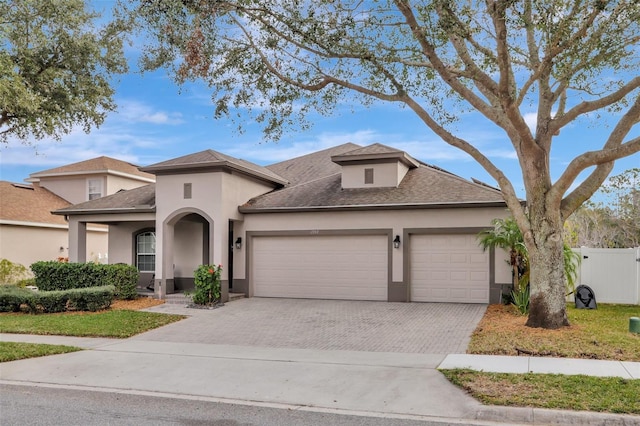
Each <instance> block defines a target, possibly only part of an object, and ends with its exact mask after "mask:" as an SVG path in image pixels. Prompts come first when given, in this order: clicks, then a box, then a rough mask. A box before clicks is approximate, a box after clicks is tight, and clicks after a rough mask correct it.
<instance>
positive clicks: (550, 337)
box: [467, 304, 640, 361]
mask: <svg viewBox="0 0 640 426" xmlns="http://www.w3.org/2000/svg"><path fill="white" fill-rule="evenodd" d="M567 311H568V312H567V314H568V316H569V322H570V323H571V326H569V327H564V328H562V329H560V330H543V329H539V328H530V327H526V326H525V325H524V324H525V322H526V320H527V317H526V316H522V315H519V314H517V313H515V311H514V309H513V307H512V306H504V305H490V306H489V308H488V309H487V313H486V314H485V316H484V318H483V319H482V321H480V324H479V325H478V327H477V328H476V330H475V331H474V333H473V335H472V336H471V342H470V344H469V348H468V349H467V353H470V354H489V355H518V354H521V355H532V356H551V357H561V358H589V359H608V360H618V361H640V334H634V333H630V332H629V318H630V317H634V316H636V317H637V316H640V306H635V305H598V309H593V310H590V309H576V308H575V307H574V306H573V304H572V305H570V306H568V309H567Z"/></svg>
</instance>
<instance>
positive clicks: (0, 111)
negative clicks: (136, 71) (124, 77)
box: [0, 0, 126, 143]
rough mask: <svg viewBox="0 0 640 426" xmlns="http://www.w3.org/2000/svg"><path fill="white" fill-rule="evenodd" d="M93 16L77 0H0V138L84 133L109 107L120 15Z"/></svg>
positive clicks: (121, 64) (121, 63)
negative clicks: (104, 19) (102, 20)
mask: <svg viewBox="0 0 640 426" xmlns="http://www.w3.org/2000/svg"><path fill="white" fill-rule="evenodd" d="M98 18H99V15H98V14H97V13H94V12H90V11H88V10H87V6H86V3H85V1H83V0H2V1H0V39H1V40H2V44H1V45H0V75H1V76H2V78H1V79H0V142H4V143H7V142H8V140H9V139H10V138H17V139H20V140H22V141H23V142H27V141H28V139H29V138H34V139H42V138H44V137H53V138H56V139H60V137H61V136H62V135H63V134H65V133H69V132H70V131H71V130H72V128H73V126H75V125H80V126H82V128H83V129H84V130H85V131H86V132H89V130H90V129H91V128H92V127H94V126H98V125H100V124H101V123H102V122H103V120H104V118H105V115H106V113H107V112H108V111H111V110H113V109H115V104H114V103H113V100H112V96H113V89H112V88H111V86H110V78H111V76H112V75H113V74H116V73H121V72H124V71H125V70H126V61H125V58H124V54H123V50H122V40H123V38H122V30H123V29H124V23H125V21H124V20H121V19H115V20H114V21H113V22H112V23H110V24H108V25H105V26H104V27H102V28H96V27H95V23H96V21H97V19H98Z"/></svg>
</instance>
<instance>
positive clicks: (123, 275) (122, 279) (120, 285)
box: [103, 263, 140, 300]
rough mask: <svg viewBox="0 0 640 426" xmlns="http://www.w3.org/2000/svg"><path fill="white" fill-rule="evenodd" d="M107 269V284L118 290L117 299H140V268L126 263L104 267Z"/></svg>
mask: <svg viewBox="0 0 640 426" xmlns="http://www.w3.org/2000/svg"><path fill="white" fill-rule="evenodd" d="M103 266H105V267H106V269H107V273H106V277H105V284H109V285H113V286H114V287H115V289H116V298H117V299H122V300H131V299H135V298H137V297H138V291H137V290H136V288H137V287H138V278H139V277H140V272H138V268H136V267H135V266H131V265H125V264H124V263H118V264H115V265H103Z"/></svg>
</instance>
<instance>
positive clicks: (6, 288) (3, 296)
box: [0, 285, 34, 312]
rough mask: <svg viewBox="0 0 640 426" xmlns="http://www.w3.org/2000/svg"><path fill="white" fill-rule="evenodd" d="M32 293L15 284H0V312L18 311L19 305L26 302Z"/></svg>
mask: <svg viewBox="0 0 640 426" xmlns="http://www.w3.org/2000/svg"><path fill="white" fill-rule="evenodd" d="M33 293H34V292H33V291H31V290H29V289H26V288H20V287H17V286H15V285H3V286H0V312H20V305H22V304H23V303H27V300H29V298H31V297H32V296H33Z"/></svg>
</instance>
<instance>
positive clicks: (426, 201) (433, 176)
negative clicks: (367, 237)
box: [241, 165, 504, 213]
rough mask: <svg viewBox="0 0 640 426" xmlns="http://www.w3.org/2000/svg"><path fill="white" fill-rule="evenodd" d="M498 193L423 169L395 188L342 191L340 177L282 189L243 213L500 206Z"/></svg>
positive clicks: (244, 208) (412, 172)
mask: <svg viewBox="0 0 640 426" xmlns="http://www.w3.org/2000/svg"><path fill="white" fill-rule="evenodd" d="M503 202H504V201H503V198H502V196H501V194H500V191H497V190H495V189H491V188H488V187H484V186H481V185H478V184H475V183H473V182H469V181H467V180H464V179H462V178H460V177H458V176H455V175H451V174H449V173H446V172H442V171H440V170H437V169H434V168H432V167H429V166H426V165H420V166H419V167H418V168H415V169H412V170H409V172H408V173H407V175H406V176H405V178H404V179H403V180H402V182H401V183H400V185H399V186H398V187H397V188H395V187H392V188H353V189H342V185H341V176H340V174H339V173H336V174H333V175H331V176H328V177H325V178H322V179H318V180H315V181H311V182H307V183H304V184H301V185H297V186H292V187H289V188H283V189H281V190H278V191H273V192H270V193H268V194H265V195H261V196H259V197H255V198H253V199H251V200H250V201H249V202H248V203H246V204H245V205H243V206H242V207H241V211H243V212H245V213H251V212H256V213H257V212H260V211H264V210H278V209H305V208H328V207H338V208H339V207H346V206H350V207H355V206H362V207H369V206H371V207H375V206H378V207H380V206H393V205H396V206H410V205H451V204H461V205H462V204H467V205H468V204H470V203H492V204H493V203H503Z"/></svg>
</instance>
